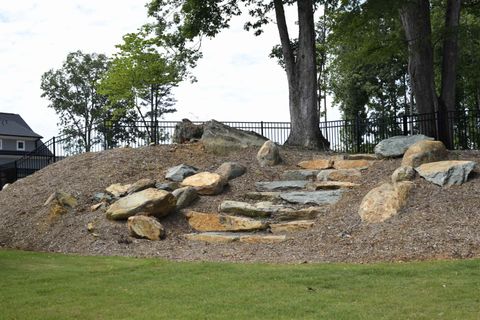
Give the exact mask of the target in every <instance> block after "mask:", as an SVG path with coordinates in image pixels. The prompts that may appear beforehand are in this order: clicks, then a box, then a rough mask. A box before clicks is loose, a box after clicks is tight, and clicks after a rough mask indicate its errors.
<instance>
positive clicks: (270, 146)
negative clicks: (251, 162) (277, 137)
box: [257, 140, 282, 167]
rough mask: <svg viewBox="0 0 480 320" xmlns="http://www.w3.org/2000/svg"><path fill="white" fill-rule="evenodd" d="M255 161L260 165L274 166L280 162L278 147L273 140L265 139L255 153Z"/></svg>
mask: <svg viewBox="0 0 480 320" xmlns="http://www.w3.org/2000/svg"><path fill="white" fill-rule="evenodd" d="M257 161H258V163H259V164H260V166H261V167H267V166H275V165H277V164H279V163H281V162H282V158H281V157H280V149H279V148H278V146H277V145H276V144H275V142H273V141H270V140H268V141H265V143H264V144H263V145H262V147H261V148H260V150H258V153H257Z"/></svg>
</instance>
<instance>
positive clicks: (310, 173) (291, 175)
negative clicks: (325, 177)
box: [280, 170, 320, 181]
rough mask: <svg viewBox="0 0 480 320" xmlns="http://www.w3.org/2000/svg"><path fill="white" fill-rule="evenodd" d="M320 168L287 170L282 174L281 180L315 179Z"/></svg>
mask: <svg viewBox="0 0 480 320" xmlns="http://www.w3.org/2000/svg"><path fill="white" fill-rule="evenodd" d="M319 172H320V170H287V171H285V172H283V173H282V175H281V176H280V179H281V180H288V181H292V180H297V181H298V180H315V179H316V178H317V175H318V173H319Z"/></svg>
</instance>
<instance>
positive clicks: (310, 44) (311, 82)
mask: <svg viewBox="0 0 480 320" xmlns="http://www.w3.org/2000/svg"><path fill="white" fill-rule="evenodd" d="M274 5H275V15H276V19H277V27H278V32H279V35H280V41H281V45H282V53H283V57H284V60H285V70H286V72H287V79H288V91H289V107H290V126H291V131H290V135H289V137H288V139H287V141H286V142H285V144H286V145H292V146H302V147H306V148H310V149H322V150H325V149H328V141H327V140H326V139H325V138H324V137H323V136H322V133H321V132H320V127H319V118H318V112H317V103H316V99H317V91H316V89H317V78H316V74H317V73H316V60H315V53H316V52H315V26H314V22H313V3H312V0H298V1H297V6H298V21H299V38H298V53H297V56H296V59H295V56H294V53H293V50H292V47H291V44H290V37H289V35H288V28H287V24H286V20H285V12H284V8H283V1H282V0H274Z"/></svg>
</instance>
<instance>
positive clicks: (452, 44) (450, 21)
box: [439, 0, 461, 148]
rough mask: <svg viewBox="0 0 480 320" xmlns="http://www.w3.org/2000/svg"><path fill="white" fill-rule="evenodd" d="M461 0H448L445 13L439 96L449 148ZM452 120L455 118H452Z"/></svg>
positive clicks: (453, 107)
mask: <svg viewBox="0 0 480 320" xmlns="http://www.w3.org/2000/svg"><path fill="white" fill-rule="evenodd" d="M460 8H461V0H448V1H447V10H446V13H445V36H444V40H443V57H442V58H443V61H442V85H441V92H440V98H439V109H440V110H439V112H440V113H442V114H443V117H441V118H443V120H444V121H443V123H442V124H441V126H442V130H439V134H441V135H440V140H442V141H443V142H444V143H445V145H446V146H447V148H452V147H453V121H448V120H449V116H450V117H453V116H454V113H453V112H454V111H455V94H456V91H455V89H456V79H457V64H458V63H457V62H458V26H459V23H460ZM452 120H454V119H453V118H452Z"/></svg>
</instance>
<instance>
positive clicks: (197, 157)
mask: <svg viewBox="0 0 480 320" xmlns="http://www.w3.org/2000/svg"><path fill="white" fill-rule="evenodd" d="M257 152H258V148H257V147H250V148H246V149H242V150H241V151H230V152H228V153H227V152H226V151H222V153H221V154H216V153H214V152H211V151H205V149H204V147H203V145H202V144H200V143H196V144H188V145H172V146H150V147H144V148H139V149H132V148H121V149H115V150H109V151H104V152H99V153H86V154H82V155H78V156H74V157H70V158H67V159H65V160H62V161H60V162H58V163H55V164H52V165H50V166H49V167H47V168H45V169H43V170H41V171H39V172H37V173H35V174H34V175H32V176H29V177H27V178H24V179H22V180H20V181H17V182H16V183H14V184H12V185H10V186H9V187H8V188H6V189H5V190H3V191H1V192H0V246H2V247H6V248H19V249H25V250H38V251H54V252H68V253H81V254H87V255H90V254H92V255H129V256H155V257H161V258H167V259H174V260H216V261H268V262H320V261H345V262H370V261H398V260H402V261H404V260H423V259H448V258H472V257H479V256H480V209H479V208H480V196H479V195H478V193H479V190H480V179H479V178H478V173H477V172H475V171H474V172H473V173H472V174H470V177H469V179H468V181H467V182H466V183H464V184H462V185H452V186H438V185H435V184H433V183H430V182H427V181H426V180H424V179H423V178H420V177H418V176H417V177H416V178H415V179H414V180H413V183H414V187H413V188H412V189H411V191H410V194H409V196H408V198H407V200H406V204H405V205H404V206H403V208H401V209H400V211H399V212H398V214H396V215H394V216H393V217H391V218H389V219H387V220H385V221H383V222H381V223H366V222H362V220H361V218H360V215H359V213H358V211H359V206H360V203H361V202H362V199H363V198H364V197H365V195H366V194H367V193H368V192H369V191H370V190H372V189H373V188H375V187H377V186H379V185H382V184H384V183H385V182H390V180H391V174H392V173H393V172H394V171H395V169H397V168H398V167H399V166H400V164H401V160H400V159H393V160H391V159H384V160H376V161H375V162H374V163H373V164H372V165H371V166H369V167H368V168H367V169H365V170H363V171H362V174H361V175H360V176H359V177H356V181H355V183H357V184H360V186H358V187H354V188H352V189H348V191H345V192H343V195H342V196H341V199H340V200H339V201H338V202H337V203H336V204H334V205H329V206H323V207H321V210H320V213H319V214H318V216H317V217H316V218H315V221H314V224H312V223H309V224H308V228H305V229H304V230H299V231H298V230H297V232H295V233H292V234H289V235H288V236H287V237H286V240H285V241H283V242H271V243H261V241H260V243H257V241H233V242H228V243H208V242H204V241H193V240H192V239H191V238H188V237H186V236H185V235H186V234H191V233H192V232H193V231H194V230H192V227H191V225H190V224H189V223H188V221H187V216H188V214H186V212H185V211H176V212H173V213H168V214H167V215H166V216H165V217H163V214H162V218H161V219H160V222H161V224H162V225H163V227H164V228H165V231H164V233H165V234H162V235H161V236H160V235H158V238H161V240H156V241H151V240H146V239H138V238H134V237H132V236H130V234H129V231H128V229H127V223H126V221H117V220H112V219H107V218H106V212H105V211H106V208H105V209H102V208H95V209H94V208H92V206H93V205H96V204H97V203H98V202H99V201H98V200H96V199H95V195H96V194H98V193H104V192H105V189H106V188H107V187H109V186H111V185H112V184H116V183H119V184H132V183H135V182H137V181H139V180H141V179H144V180H142V181H144V182H145V183H147V182H148V180H146V179H147V178H148V179H153V180H156V182H157V184H158V183H160V184H161V183H162V182H167V181H166V179H165V174H166V173H167V172H166V171H167V169H169V168H171V167H174V166H177V165H180V164H182V163H183V164H188V165H190V166H193V167H196V168H197V169H198V170H199V172H215V170H217V169H218V168H219V167H220V165H222V164H223V163H225V162H229V161H235V162H237V163H239V164H241V165H243V166H245V167H246V169H247V170H246V173H245V174H243V175H241V176H239V177H236V178H235V179H232V180H230V181H229V182H228V185H227V186H226V187H225V189H224V190H223V192H221V193H220V194H217V195H201V196H200V199H198V200H197V201H196V202H194V203H193V204H192V205H190V206H189V207H188V209H186V210H188V212H190V213H189V214H190V216H191V214H192V213H191V211H194V212H204V213H216V212H217V211H218V207H219V206H220V204H222V202H224V201H225V200H233V201H248V200H246V194H247V193H249V192H255V191H256V189H255V185H256V183H257V182H266V181H277V180H285V179H284V178H282V177H286V176H288V174H294V173H292V172H290V173H286V171H288V170H298V169H299V167H298V166H297V164H299V163H300V162H302V161H308V160H313V159H331V158H337V159H338V155H334V154H327V153H319V152H313V151H307V150H299V149H290V148H281V149H280V156H281V158H282V162H281V163H280V164H279V165H276V166H263V167H262V166H260V165H259V162H258V161H257V159H256V155H257ZM448 157H449V158H450V159H453V160H456V159H460V160H473V161H477V162H478V161H479V160H480V153H479V152H476V151H469V152H451V153H450V154H449V156H448ZM324 162H325V163H327V164H329V160H328V161H324ZM311 163H312V162H303V164H305V165H310V164H311ZM315 163H318V161H316V162H315ZM339 163H340V162H339ZM324 173H325V174H326V173H327V171H325V172H324ZM262 186H263V185H262ZM314 187H315V188H324V187H330V186H329V185H328V184H317V185H315V186H314ZM52 194H54V197H53V198H52V197H51V195H52ZM67 195H72V196H73V197H74V198H75V200H76V203H75V201H73V202H72V201H71V199H68V197H67ZM49 198H50V199H49ZM47 200H49V201H47ZM169 201H170V200H169ZM46 202H47V204H46ZM63 202H65V204H66V205H62V203H63ZM255 208H256V209H258V208H257V207H255ZM305 225H306V224H305ZM312 225H313V227H312ZM240 238H241V237H240ZM251 242H254V243H251Z"/></svg>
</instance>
